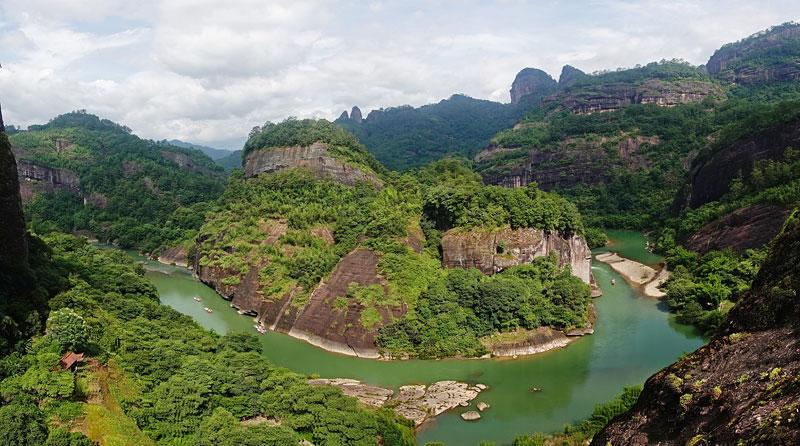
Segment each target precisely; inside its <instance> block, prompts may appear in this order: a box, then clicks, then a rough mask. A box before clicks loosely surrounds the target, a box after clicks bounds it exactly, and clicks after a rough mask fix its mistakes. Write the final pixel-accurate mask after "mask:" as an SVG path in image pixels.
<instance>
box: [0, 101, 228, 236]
mask: <svg viewBox="0 0 800 446" xmlns="http://www.w3.org/2000/svg"><path fill="white" fill-rule="evenodd" d="M10 141H11V145H12V147H13V150H14V153H15V154H16V156H17V159H18V161H19V173H20V179H21V187H22V194H23V201H25V208H26V217H27V219H28V221H29V223H30V225H31V227H32V228H33V229H34V230H35V231H37V232H47V231H51V230H59V231H63V232H73V231H88V233H89V234H91V235H92V236H93V237H97V238H98V239H100V240H103V241H109V242H114V243H116V244H118V245H119V246H121V247H135V248H137V249H140V250H142V251H153V250H155V249H157V248H159V247H160V246H162V245H164V244H168V243H171V242H174V241H176V240H180V239H185V238H187V237H191V236H193V234H194V232H192V231H196V230H197V228H199V225H200V224H201V222H202V220H203V214H204V213H205V212H206V210H208V205H207V202H209V201H211V200H213V199H215V198H217V197H218V196H219V194H220V193H222V190H223V188H224V183H225V178H224V172H223V169H222V168H221V167H219V166H217V165H215V164H214V163H213V161H211V159H209V158H208V157H207V156H206V155H204V154H202V153H200V152H199V151H196V150H193V149H185V148H180V147H176V146H172V145H168V144H165V143H155V142H153V141H147V140H142V139H140V138H138V137H136V136H135V135H132V134H131V133H130V129H128V128H126V127H124V126H121V125H119V124H116V123H113V122H111V121H108V120H105V119H100V118H98V117H97V116H94V115H91V114H88V113H86V112H83V111H80V112H73V113H68V114H65V115H61V116H58V117H56V118H54V119H52V120H51V121H50V122H49V123H47V124H45V125H35V126H31V127H30V128H29V129H28V130H27V131H18V132H16V133H14V134H13V135H11V136H10Z"/></svg>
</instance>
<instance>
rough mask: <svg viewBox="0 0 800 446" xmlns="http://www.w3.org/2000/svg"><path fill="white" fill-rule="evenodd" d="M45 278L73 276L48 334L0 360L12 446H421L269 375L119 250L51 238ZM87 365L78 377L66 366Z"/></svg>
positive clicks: (235, 338)
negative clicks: (67, 359)
mask: <svg viewBox="0 0 800 446" xmlns="http://www.w3.org/2000/svg"><path fill="white" fill-rule="evenodd" d="M46 242H47V245H48V246H49V247H50V248H51V249H52V251H51V252H49V253H48V255H49V257H50V263H49V264H48V265H47V266H46V268H45V269H46V270H48V271H49V274H51V275H55V276H57V277H62V278H66V277H69V280H68V282H67V281H66V280H63V281H62V290H61V292H59V293H58V294H57V295H56V296H55V297H54V298H53V299H52V300H50V303H49V306H50V309H51V313H50V317H49V319H48V321H47V330H46V334H44V335H42V336H36V337H34V338H33V339H32V340H31V342H30V343H29V344H28V346H27V348H20V349H19V350H18V351H17V352H15V353H13V354H10V355H8V356H6V357H4V358H3V359H2V361H0V379H2V381H0V395H2V399H1V400H0V405H2V407H0V420H2V423H0V439H2V440H3V444H8V445H34V444H36V445H40V444H47V445H51V446H55V445H59V446H66V445H70V446H78V445H88V444H89V440H88V439H87V438H86V437H85V436H84V435H83V434H79V433H68V432H69V431H74V432H87V433H88V435H89V437H90V438H91V440H92V441H101V442H102V443H103V444H137V445H148V444H155V443H159V444H186V445H212V444H213V445H231V446H233V445H243V444H244V445H256V444H275V445H292V446H294V445H297V444H298V442H299V441H300V440H308V441H310V442H312V443H314V444H362V445H372V444H375V443H376V439H380V441H382V442H383V444H387V445H403V444H408V445H410V444H413V431H412V429H411V428H410V427H409V426H408V425H407V424H406V422H404V421H403V422H401V421H400V420H399V419H398V418H397V417H396V416H395V415H393V414H392V413H391V412H389V411H385V410H381V411H375V410H367V409H364V408H363V407H362V406H360V405H359V404H358V403H357V402H356V400H354V399H352V398H349V397H345V396H343V395H342V393H341V391H339V390H338V389H335V388H333V387H327V386H316V387H315V386H310V385H308V384H307V383H306V377H304V376H302V375H299V374H296V373H293V372H290V371H288V370H285V369H280V368H276V367H274V366H272V365H271V364H270V363H269V362H268V361H267V360H266V359H265V358H264V357H263V356H262V355H261V354H260V350H261V344H260V342H259V341H258V340H257V339H256V338H255V337H254V336H251V335H245V334H235V333H234V334H230V335H227V336H224V337H220V336H217V335H215V334H213V333H211V332H209V331H206V330H204V329H202V328H201V327H200V326H199V325H197V324H196V323H195V322H194V321H192V320H191V318H189V317H187V316H183V315H181V314H179V313H177V312H176V311H174V310H172V309H171V308H169V307H166V306H162V305H160V304H159V302H158V295H157V293H156V291H155V289H154V287H153V286H152V285H151V284H150V283H149V282H148V281H146V280H145V279H144V278H143V277H142V274H143V270H142V268H141V266H137V265H135V264H133V263H132V261H131V260H130V258H129V257H127V255H126V254H124V253H123V252H121V251H115V250H101V249H98V248H94V247H92V246H90V245H88V244H87V242H85V241H83V240H80V239H77V238H74V237H71V236H66V235H58V234H52V235H50V236H48V237H47V239H46ZM69 349H76V350H78V351H83V352H85V353H86V354H87V356H88V359H87V360H86V361H85V362H84V363H83V365H81V366H80V367H79V370H78V373H77V375H76V376H75V377H73V375H72V373H71V372H70V371H68V370H62V369H61V368H60V367H59V365H58V361H59V358H60V357H61V355H62V353H63V352H64V351H65V350H69Z"/></svg>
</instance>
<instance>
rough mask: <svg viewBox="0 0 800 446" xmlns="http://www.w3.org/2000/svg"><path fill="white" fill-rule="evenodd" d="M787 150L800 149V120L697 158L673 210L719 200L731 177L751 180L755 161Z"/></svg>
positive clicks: (744, 138) (786, 123)
mask: <svg viewBox="0 0 800 446" xmlns="http://www.w3.org/2000/svg"><path fill="white" fill-rule="evenodd" d="M788 147H800V119H793V120H790V121H788V122H785V123H781V124H778V125H775V126H772V127H769V128H767V129H764V130H761V131H758V132H756V133H754V134H752V135H749V136H745V137H742V138H740V139H738V140H736V141H733V142H732V143H731V144H729V145H727V146H725V147H719V148H718V149H717V150H716V151H715V152H714V153H713V154H711V155H710V156H707V157H704V158H698V159H697V160H695V162H694V163H693V166H692V168H691V171H690V172H689V179H688V182H687V184H686V186H684V188H683V191H681V193H680V194H679V196H678V198H677V200H676V203H675V205H674V207H675V208H677V209H680V208H681V207H682V206H684V205H686V206H689V207H691V208H697V207H700V206H702V205H704V204H706V203H708V202H711V201H715V200H718V199H720V198H721V197H722V196H723V195H725V194H726V193H727V192H728V188H729V186H730V184H731V181H733V179H734V178H736V177H738V176H740V175H741V176H742V178H749V177H750V174H751V173H752V170H753V165H754V163H755V162H756V161H760V160H777V159H781V158H782V157H783V155H784V152H785V151H786V149H787V148H788ZM773 235H774V234H773Z"/></svg>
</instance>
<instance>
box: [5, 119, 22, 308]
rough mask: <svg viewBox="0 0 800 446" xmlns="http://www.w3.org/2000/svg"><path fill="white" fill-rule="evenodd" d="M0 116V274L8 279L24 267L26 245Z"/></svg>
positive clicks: (16, 183)
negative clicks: (0, 221)
mask: <svg viewBox="0 0 800 446" xmlns="http://www.w3.org/2000/svg"><path fill="white" fill-rule="evenodd" d="M2 116H3V115H2V111H0V215H2V218H3V223H2V224H0V271H2V274H3V275H5V274H9V277H11V276H13V275H15V272H16V271H20V270H21V269H26V268H27V264H28V244H27V240H26V238H25V218H24V217H23V215H22V200H21V199H20V194H19V179H18V177H17V165H16V160H15V159H14V154H13V153H12V152H11V144H10V143H9V142H8V136H7V135H6V130H5V127H4V126H3V117H2ZM2 285H6V283H3V284H2ZM3 297H4V298H5V297H6V296H3Z"/></svg>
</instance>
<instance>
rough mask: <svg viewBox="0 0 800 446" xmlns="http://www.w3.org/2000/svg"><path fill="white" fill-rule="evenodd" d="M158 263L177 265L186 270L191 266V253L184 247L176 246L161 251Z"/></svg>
mask: <svg viewBox="0 0 800 446" xmlns="http://www.w3.org/2000/svg"><path fill="white" fill-rule="evenodd" d="M158 261H159V262H161V263H165V264H167V265H177V266H182V267H184V268H186V267H188V266H189V265H190V262H189V253H188V252H186V248H184V247H183V246H175V247H172V248H169V249H165V250H163V251H161V253H160V254H159V255H158Z"/></svg>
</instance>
